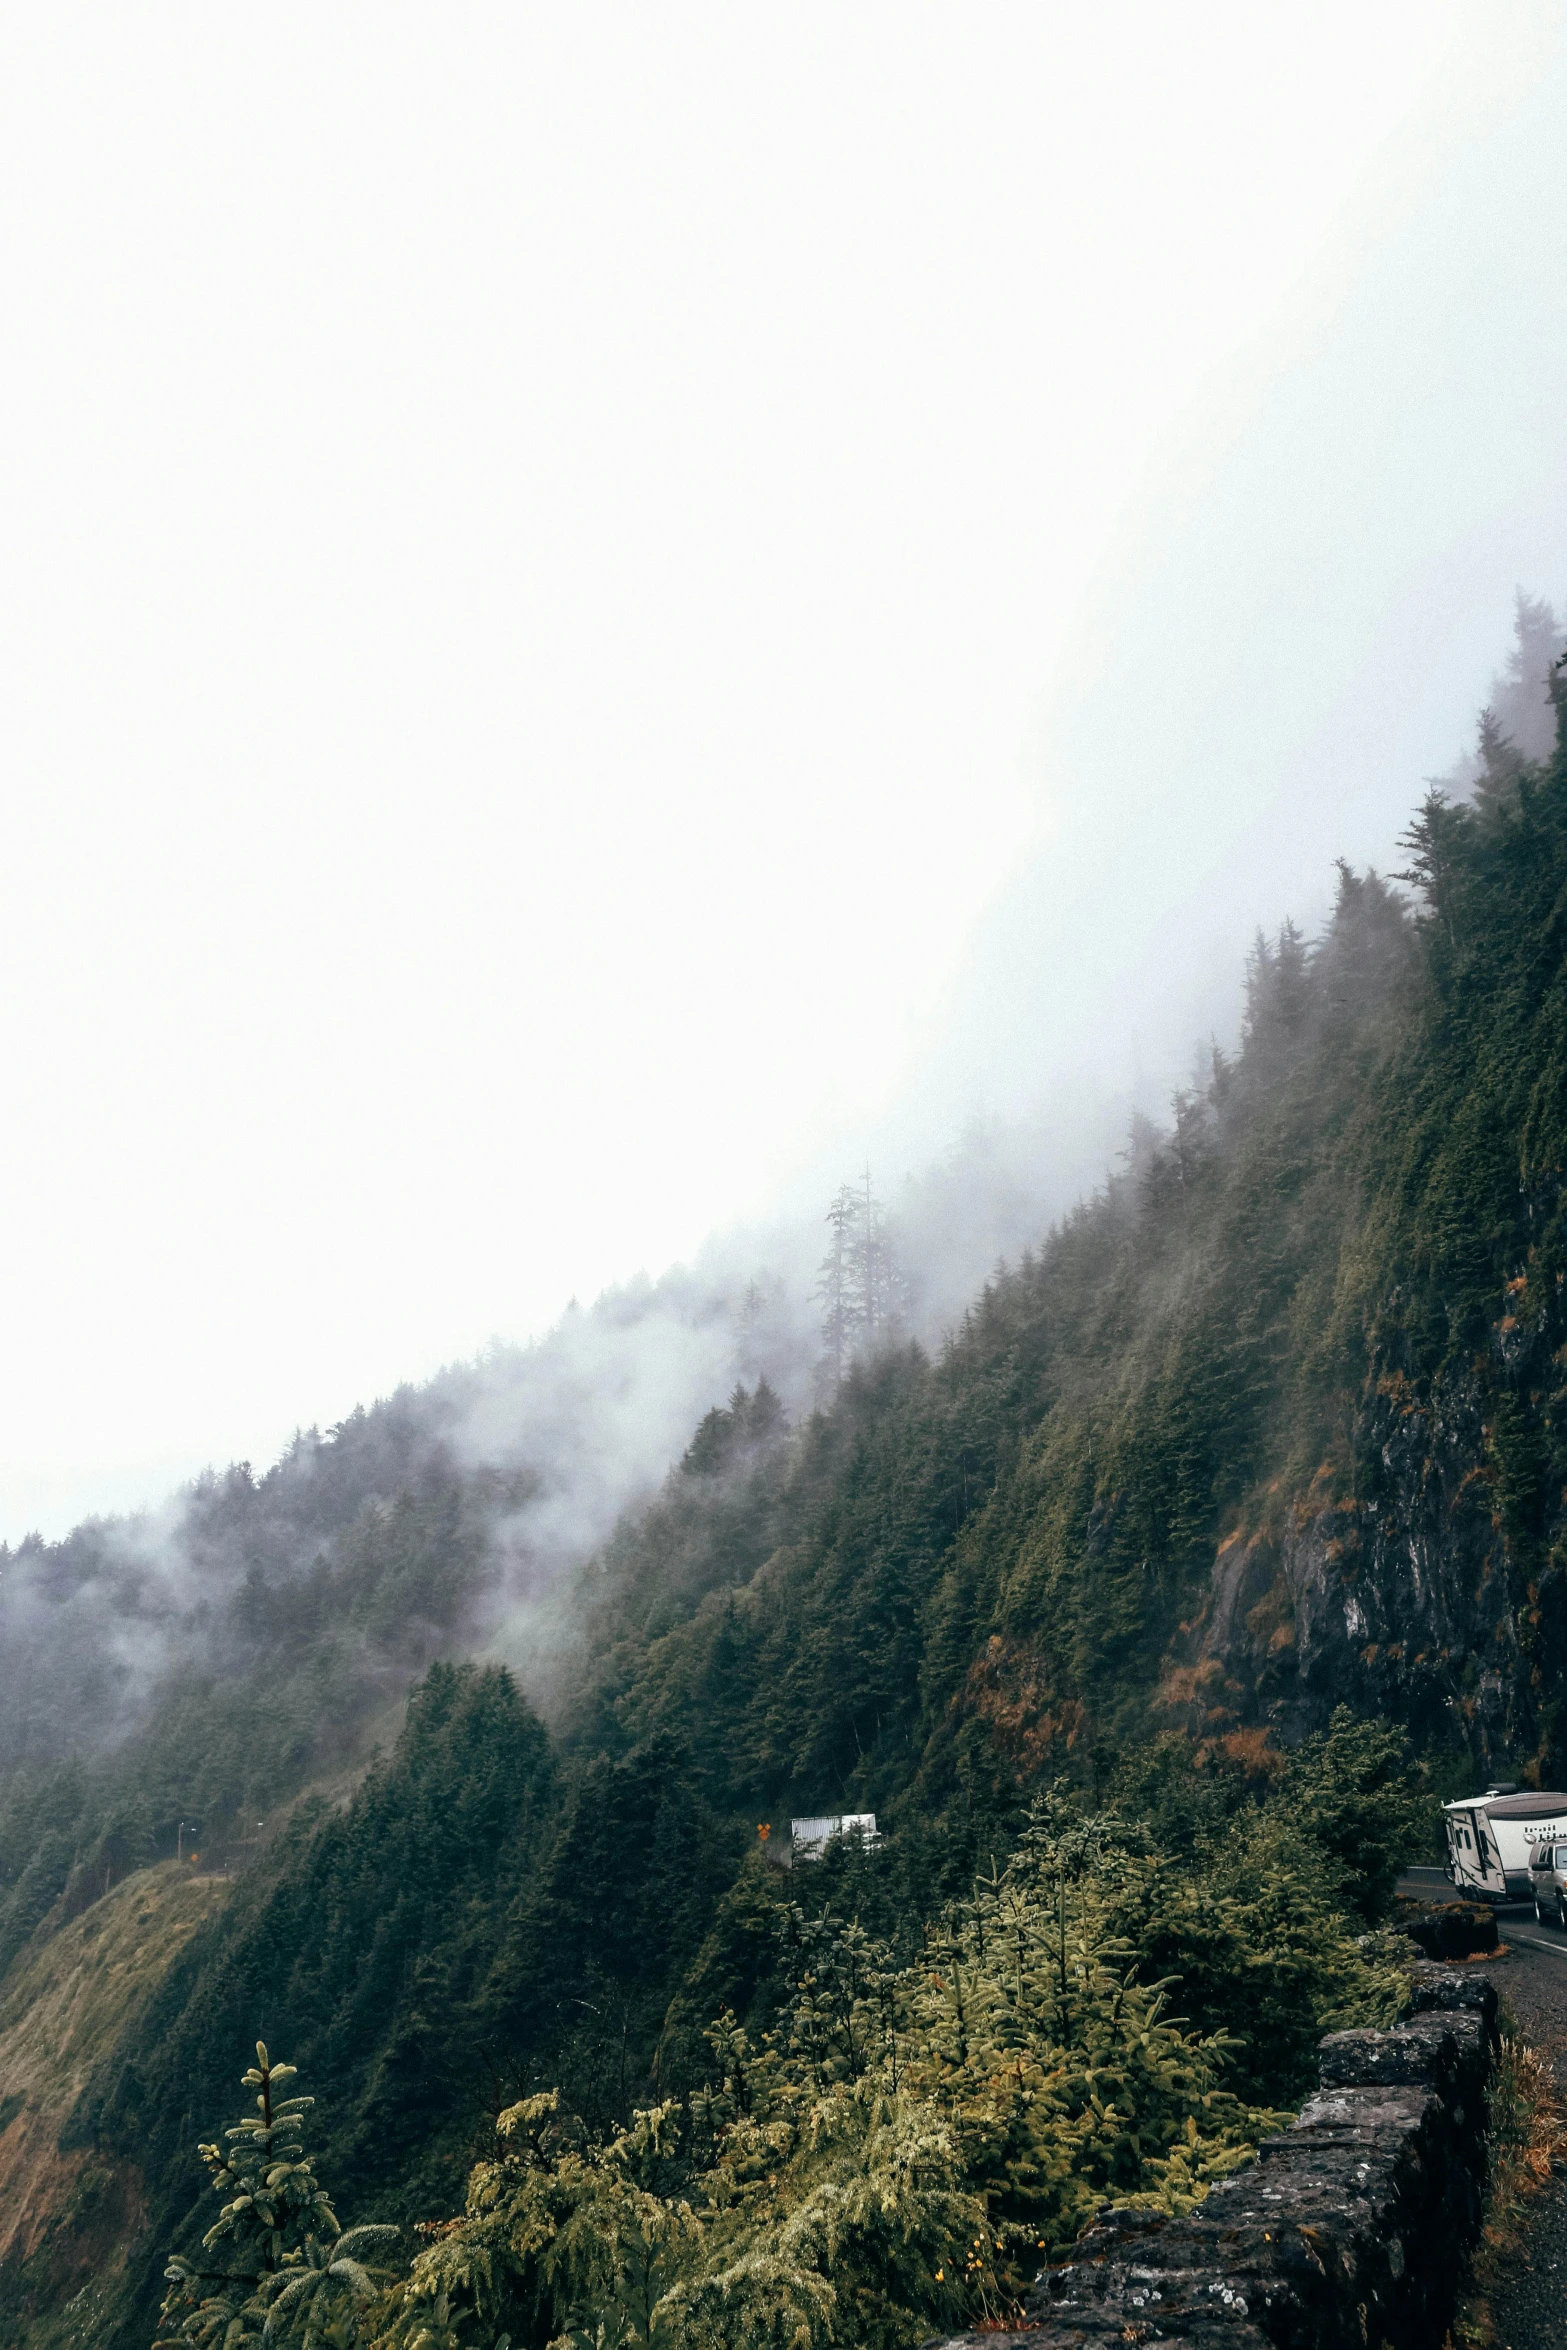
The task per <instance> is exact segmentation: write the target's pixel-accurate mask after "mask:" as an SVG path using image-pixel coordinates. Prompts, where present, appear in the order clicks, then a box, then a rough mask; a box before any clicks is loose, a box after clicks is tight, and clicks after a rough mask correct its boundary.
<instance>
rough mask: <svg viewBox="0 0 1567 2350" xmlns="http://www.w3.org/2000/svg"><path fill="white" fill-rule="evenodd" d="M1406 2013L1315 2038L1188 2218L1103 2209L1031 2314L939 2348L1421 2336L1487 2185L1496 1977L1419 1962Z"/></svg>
mask: <svg viewBox="0 0 1567 2350" xmlns="http://www.w3.org/2000/svg"><path fill="white" fill-rule="evenodd" d="M1416 1971H1417V1987H1416V1991H1415V2002H1414V2008H1415V2011H1414V2013H1413V2014H1412V2015H1411V2016H1410V2018H1409V2020H1408V2022H1407V2023H1403V2024H1399V2025H1396V2026H1395V2027H1393V2028H1392V2029H1391V2030H1389V2031H1381V2032H1334V2033H1332V2034H1330V2036H1329V2037H1328V2038H1327V2039H1326V2040H1324V2041H1323V2043H1322V2050H1321V2087H1320V2088H1319V2090H1318V2092H1317V2094H1316V2096H1314V2097H1313V2098H1312V2099H1311V2101H1310V2103H1309V2104H1308V2105H1307V2106H1306V2108H1305V2110H1304V2112H1303V2113H1302V2114H1301V2116H1300V2118H1299V2120H1298V2121H1297V2122H1295V2123H1294V2124H1293V2126H1292V2127H1291V2128H1290V2129H1288V2130H1285V2131H1284V2132H1282V2133H1281V2135H1280V2136H1278V2137H1276V2138H1268V2139H1266V2140H1264V2142H1263V2144H1262V2146H1261V2148H1260V2149H1259V2153H1258V2159H1257V2161H1256V2162H1255V2163H1253V2164H1251V2165H1250V2166H1249V2167H1248V2168H1247V2169H1245V2170H1243V2171H1239V2172H1237V2173H1236V2174H1235V2176H1234V2177H1232V2178H1229V2179H1224V2180H1221V2181H1220V2183H1219V2184H1218V2185H1217V2186H1216V2187H1214V2188H1213V2190H1212V2192H1211V2193H1210V2194H1209V2195H1208V2197H1207V2199H1206V2201H1205V2202H1203V2203H1200V2204H1199V2205H1198V2206H1197V2208H1196V2209H1195V2210H1194V2211H1192V2212H1191V2213H1189V2214H1188V2216H1187V2217H1186V2218H1185V2219H1170V2218H1166V2217H1164V2216H1163V2215H1162V2214H1159V2213H1148V2212H1141V2211H1139V2212H1108V2213H1106V2215H1105V2216H1104V2218H1103V2219H1101V2220H1100V2221H1099V2222H1098V2223H1097V2225H1096V2226H1094V2227H1093V2228H1091V2229H1090V2230H1089V2231H1088V2233H1087V2234H1086V2235H1085V2236H1084V2237H1083V2238H1082V2240H1081V2242H1080V2243H1079V2244H1078V2245H1077V2247H1076V2249H1075V2251H1074V2253H1073V2257H1072V2259H1071V2260H1070V2261H1068V2262H1066V2263H1065V2265H1064V2266H1062V2267H1060V2268H1053V2269H1047V2270H1046V2271H1045V2273H1044V2275H1043V2276H1042V2277H1041V2278H1040V2280H1039V2283H1038V2285H1037V2286H1036V2287H1035V2290H1034V2295H1033V2305H1032V2316H1033V2321H1034V2322H1033V2323H1032V2325H1031V2326H1029V2327H1028V2328H1027V2329H1026V2330H1025V2331H1023V2332H1021V2333H1012V2334H964V2335H958V2336H955V2337H953V2338H951V2339H950V2340H949V2341H948V2342H947V2343H946V2344H945V2345H944V2350H1009V2346H1010V2350H1109V2345H1110V2344H1112V2343H1115V2344H1124V2343H1135V2344H1141V2345H1145V2346H1146V2350H1157V2346H1158V2345H1159V2344H1161V2343H1166V2342H1168V2343H1171V2344H1177V2343H1181V2344H1190V2345H1192V2346H1193V2350H1382V2346H1383V2345H1387V2346H1388V2350H1432V2345H1434V2344H1436V2343H1439V2342H1440V2341H1441V2340H1442V2337H1443V2335H1444V2333H1445V2332H1446V2329H1447V2324H1448V2320H1449V2318H1450V2316H1451V2314H1452V2309H1453V2303H1454V2300H1455V2298H1456V2295H1457V2292H1458V2289H1459V2287H1460V2285H1461V2283H1462V2280H1463V2274H1464V2265H1465V2262H1466V2259H1467V2257H1468V2253H1469V2249H1470V2247H1471V2246H1472V2244H1473V2243H1474V2241H1475V2238H1476V2236H1477V2235H1478V2233H1479V2227H1480V2213H1481V2205H1482V2201H1483V2197H1484V2191H1485V2090H1486V2083H1487V2079H1488V2077H1489V2073H1490V2068H1491V2063H1492V2058H1493V2055H1494V2052H1495V2044H1496V1990H1495V1987H1494V1985H1493V1984H1492V1983H1491V1982H1490V1981H1489V1980H1488V1979H1487V1978H1486V1977H1485V1976H1483V1975H1477V1974H1471V1973H1469V1972H1468V1971H1467V1970H1466V1971H1465V1972H1463V1973H1459V1972H1458V1971H1456V1970H1444V1969H1442V1968H1440V1967H1433V1966H1423V1967H1420V1968H1418V1969H1417V1970H1416Z"/></svg>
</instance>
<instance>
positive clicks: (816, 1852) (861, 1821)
mask: <svg viewBox="0 0 1567 2350" xmlns="http://www.w3.org/2000/svg"><path fill="white" fill-rule="evenodd" d="M855 1835H857V1836H859V1837H860V1838H861V1840H862V1841H863V1843H864V1844H865V1847H866V1849H867V1851H872V1850H874V1849H875V1847H876V1846H877V1845H878V1844H879V1843H880V1842H881V1838H880V1837H879V1836H878V1835H877V1833H876V1814H875V1813H874V1812H873V1811H835V1812H826V1813H823V1814H821V1815H820V1816H818V1817H817V1818H814V1819H806V1820H791V1821H790V1822H789V1842H790V1846H791V1848H792V1857H793V1858H794V1859H795V1860H820V1859H821V1857H822V1854H823V1853H824V1852H825V1851H826V1850H827V1847H828V1845H829V1844H830V1843H831V1842H832V1840H833V1838H834V1837H835V1836H855Z"/></svg>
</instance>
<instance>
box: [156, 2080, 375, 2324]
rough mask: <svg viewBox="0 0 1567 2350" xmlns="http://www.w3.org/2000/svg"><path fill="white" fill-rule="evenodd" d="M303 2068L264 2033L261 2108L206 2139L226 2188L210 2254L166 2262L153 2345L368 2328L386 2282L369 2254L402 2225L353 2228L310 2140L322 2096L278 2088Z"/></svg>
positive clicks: (220, 2191)
mask: <svg viewBox="0 0 1567 2350" xmlns="http://www.w3.org/2000/svg"><path fill="white" fill-rule="evenodd" d="M294 2077H295V2073H294V2067H293V2066H292V2065H291V2064H273V2063H272V2062H271V2060H270V2059H269V2057H268V2055H267V2048H266V2043H265V2041H263V2040H258V2041H257V2042H256V2062H255V2063H254V2064H253V2065H252V2066H251V2068H250V2070H249V2071H248V2072H247V2073H246V2074H245V2076H244V2086H245V2087H246V2088H247V2089H254V2090H256V2091H257V2096H256V2111H255V2112H254V2113H253V2114H251V2113H247V2114H242V2115H241V2116H240V2118H239V2120H238V2121H237V2122H236V2123H235V2124H234V2126H233V2128H232V2129H229V2130H226V2131H225V2132H224V2137H225V2139H226V2141H227V2145H228V2152H227V2153H225V2152H224V2151H223V2149H222V2148H221V2147H219V2146H217V2145H204V2146H200V2147H198V2149H197V2152H198V2153H199V2154H200V2156H201V2159H202V2161H203V2162H204V2163H205V2164H206V2166H207V2173H208V2177H209V2180H210V2182H211V2186H212V2191H213V2193H214V2194H215V2195H222V2196H225V2197H226V2198H227V2200H226V2202H225V2203H224V2205H223V2208H222V2210H221V2211H220V2213H219V2214H218V2217H217V2219H216V2220H215V2221H214V2222H213V2224H212V2226H211V2227H210V2228H209V2229H208V2230H207V2232H206V2234H205V2235H204V2236H203V2237H202V2239H201V2259H200V2261H199V2262H198V2261H195V2260H191V2259H188V2258H187V2257H186V2255H185V2254H184V2253H182V2252H176V2253H175V2254H174V2255H173V2257H172V2258H171V2260H170V2262H169V2265H168V2268H167V2269H166V2271H165V2272H164V2273H165V2275H166V2276H167V2278H168V2283H169V2290H168V2292H167V2294H166V2295H165V2296H164V2302H163V2309H162V2312H161V2314H160V2321H159V2322H160V2332H159V2338H158V2341H157V2342H156V2343H155V2345H154V2350H242V2346H243V2345H244V2344H247V2343H252V2342H268V2343H272V2342H276V2343H280V2344H283V2343H297V2344H299V2345H300V2346H301V2350H315V2346H316V2345H318V2344H320V2345H323V2346H324V2345H327V2344H331V2345H333V2350H339V2346H342V2350H346V2345H349V2344H351V2343H356V2342H358V2341H359V2340H361V2339H362V2336H361V2332H360V2329H359V2325H358V2318H359V2316H360V2315H361V2313H363V2312H365V2311H367V2310H368V2308H369V2306H370V2304H371V2303H373V2302H374V2301H375V2300H376V2299H377V2297H378V2295H379V2293H380V2291H381V2289H382V2286H383V2285H384V2283H385V2282H386V2279H385V2277H384V2276H377V2274H376V2273H375V2272H374V2271H372V2270H371V2269H370V2268H368V2267H367V2266H366V2265H365V2259H364V2256H365V2254H366V2253H368V2252H371V2251H374V2250H375V2249H376V2248H378V2247H382V2246H385V2245H388V2244H390V2243H391V2242H392V2241H394V2240H395V2238H396V2236H397V2234H398V2232H399V2231H398V2230H397V2229H396V2228H393V2227H361V2228H353V2229H351V2230H350V2231H349V2232H348V2234H347V2235H344V2233H343V2232H342V2229H341V2228H340V2226H339V2224H338V2218H337V2214H336V2212H335V2211H334V2210H333V2208H332V2200H331V2197H330V2196H329V2195H328V2194H327V2192H326V2190H325V2188H324V2187H322V2185H321V2184H320V2182H319V2180H318V2179H317V2177H316V2174H315V2158H314V2156H313V2155H311V2154H308V2153H307V2152H306V2151H305V2145H304V2121H305V2116H306V2114H307V2113H308V2112H309V2111H310V2109H311V2107H312V2105H313V2104H314V2103H315V2100H314V2098H313V2097H298V2096H294V2097H284V2098H282V2099H278V2098H276V2096H275V2094H274V2093H275V2091H276V2090H278V2089H280V2088H281V2087H282V2086H283V2084H284V2083H285V2082H287V2081H291V2080H293V2078H294Z"/></svg>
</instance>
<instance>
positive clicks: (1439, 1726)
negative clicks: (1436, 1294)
mask: <svg viewBox="0 0 1567 2350" xmlns="http://www.w3.org/2000/svg"><path fill="white" fill-rule="evenodd" d="M1505 1336H1506V1334H1505V1332H1504V1338H1503V1343H1504V1344H1505ZM1500 1351H1501V1350H1500V1348H1499V1349H1498V1352H1499V1353H1500ZM1532 1367H1533V1366H1531V1365H1530V1364H1529V1363H1528V1362H1524V1363H1522V1364H1520V1363H1519V1362H1517V1361H1516V1360H1515V1361H1514V1363H1513V1364H1511V1365H1508V1366H1506V1369H1507V1370H1508V1371H1511V1373H1512V1374H1513V1375H1512V1376H1510V1377H1506V1376H1504V1378H1503V1379H1501V1380H1499V1379H1498V1378H1497V1377H1496V1375H1495V1374H1496V1371H1497V1370H1498V1369H1502V1368H1503V1366H1502V1365H1501V1364H1499V1363H1498V1364H1484V1365H1475V1366H1471V1367H1469V1368H1467V1369H1464V1370H1462V1371H1459V1372H1457V1373H1454V1374H1451V1375H1449V1376H1448V1377H1446V1378H1445V1379H1443V1380H1442V1381H1441V1382H1440V1383H1438V1384H1436V1385H1434V1386H1432V1387H1424V1388H1423V1387H1420V1386H1417V1385H1416V1384H1415V1383H1414V1382H1413V1381H1411V1380H1410V1379H1409V1378H1407V1377H1406V1376H1405V1375H1404V1374H1403V1373H1402V1372H1399V1371H1384V1372H1382V1373H1381V1374H1380V1375H1378V1376H1377V1377H1376V1378H1375V1379H1374V1381H1373V1382H1372V1383H1371V1384H1370V1386H1369V1389H1368V1392H1367V1394H1366V1396H1365V1397H1364V1399H1363V1400H1362V1403H1361V1406H1360V1409H1359V1411H1358V1413H1357V1415H1356V1425H1355V1429H1354V1443H1353V1452H1354V1455H1355V1458H1356V1460H1357V1463H1358V1469H1357V1473H1356V1477H1355V1482H1356V1484H1357V1485H1358V1486H1359V1487H1360V1488H1361V1490H1360V1491H1359V1492H1358V1493H1356V1494H1353V1495H1347V1494H1344V1493H1342V1492H1339V1491H1337V1490H1335V1486H1336V1483H1337V1480H1336V1478H1335V1475H1334V1472H1333V1471H1332V1470H1331V1469H1328V1468H1324V1469H1322V1470H1320V1471H1319V1472H1318V1474H1317V1476H1316V1477H1315V1479H1314V1480H1313V1481H1312V1483H1311V1484H1310V1486H1309V1487H1308V1488H1307V1489H1306V1490H1305V1491H1304V1492H1301V1493H1298V1494H1297V1495H1296V1496H1295V1498H1293V1499H1292V1500H1286V1499H1284V1498H1283V1496H1282V1495H1281V1494H1280V1493H1279V1492H1278V1491H1275V1492H1274V1493H1273V1494H1271V1495H1270V1496H1268V1497H1267V1500H1266V1502H1265V1504H1264V1507H1263V1510H1262V1511H1261V1512H1260V1513H1259V1514H1260V1516H1261V1518H1262V1522H1261V1523H1260V1524H1259V1525H1257V1526H1256V1527H1255V1528H1254V1529H1252V1530H1242V1531H1239V1532H1237V1533H1235V1534H1233V1535H1232V1536H1231V1537H1230V1539H1229V1540H1228V1541H1226V1542H1225V1543H1224V1544H1222V1545H1221V1547H1220V1549H1219V1551H1218V1554H1217V1556H1216V1558H1215V1561H1214V1568H1213V1577H1212V1584H1211V1588H1210V1591H1209V1594H1208V1597H1207V1601H1206V1604H1205V1606H1204V1609H1203V1611H1202V1614H1201V1616H1200V1618H1199V1620H1198V1622H1197V1623H1196V1624H1195V1625H1194V1626H1193V1627H1192V1632H1193V1636H1194V1647H1193V1656H1194V1660H1195V1661H1194V1662H1193V1663H1192V1664H1191V1665H1189V1666H1188V1667H1187V1668H1186V1670H1185V1671H1184V1672H1182V1673H1178V1674H1176V1675H1174V1676H1172V1677H1171V1680H1170V1682H1169V1685H1168V1686H1167V1690H1166V1696H1167V1698H1168V1699H1169V1700H1171V1701H1173V1703H1174V1704H1175V1705H1176V1706H1178V1707H1182V1708H1184V1709H1185V1712H1186V1716H1187V1719H1188V1722H1189V1724H1190V1726H1191V1727H1192V1728H1193V1729H1194V1730H1196V1731H1197V1732H1198V1734H1199V1735H1201V1734H1207V1735H1209V1736H1213V1735H1216V1734H1217V1735H1226V1734H1233V1732H1234V1731H1235V1730H1236V1729H1238V1728H1243V1727H1251V1728H1264V1727H1265V1728H1266V1729H1267V1730H1268V1731H1269V1732H1270V1733H1271V1735H1272V1736H1273V1737H1274V1738H1275V1739H1276V1740H1277V1741H1278V1742H1279V1743H1281V1744H1290V1743H1293V1742H1294V1740H1295V1739H1297V1738H1298V1737H1300V1736H1302V1735H1304V1734H1305V1733H1306V1732H1307V1731H1309V1730H1313V1729H1317V1728H1320V1727H1321V1725H1322V1723H1323V1721H1324V1720H1325V1719H1326V1717H1327V1715H1328V1714H1329V1713H1330V1712H1331V1710H1332V1708H1333V1707H1334V1706H1335V1705H1339V1704H1349V1705H1350V1706H1352V1707H1353V1708H1354V1709H1355V1711H1356V1712H1357V1713H1364V1714H1386V1715H1391V1716H1393V1717H1395V1718H1398V1719H1400V1720H1403V1721H1404V1722H1406V1723H1408V1724H1409V1726H1410V1728H1411V1729H1412V1730H1413V1731H1414V1732H1415V1734H1416V1736H1417V1737H1418V1738H1419V1739H1420V1741H1421V1743H1422V1744H1428V1745H1430V1746H1433V1747H1436V1748H1438V1749H1440V1748H1441V1747H1444V1746H1446V1747H1449V1748H1451V1747H1453V1746H1455V1745H1459V1744H1461V1745H1462V1746H1463V1747H1464V1748H1466V1749H1467V1751H1468V1755H1469V1760H1470V1763H1471V1765H1472V1768H1473V1770H1474V1772H1475V1773H1476V1774H1477V1775H1484V1774H1486V1773H1490V1772H1495V1771H1500V1770H1502V1769H1504V1768H1505V1769H1507V1770H1508V1771H1509V1772H1510V1773H1513V1774H1516V1775H1520V1776H1524V1777H1535V1776H1537V1774H1538V1773H1539V1772H1540V1771H1541V1770H1544V1771H1546V1772H1547V1773H1549V1772H1551V1771H1552V1770H1553V1769H1559V1767H1560V1765H1559V1761H1557V1762H1553V1748H1554V1746H1555V1744H1556V1740H1557V1715H1558V1709H1559V1700H1558V1698H1557V1695H1556V1686H1557V1683H1558V1680H1559V1673H1558V1670H1557V1666H1558V1652H1559V1650H1560V1648H1561V1626H1560V1624H1559V1622H1558V1621H1557V1618H1558V1616H1559V1613H1560V1594H1559V1591H1558V1586H1559V1585H1560V1583H1561V1581H1562V1573H1561V1569H1560V1568H1559V1567H1558V1566H1557V1565H1556V1564H1555V1563H1554V1559H1555V1553H1554V1549H1553V1545H1552V1539H1551V1538H1552V1535H1553V1534H1554V1532H1555V1525H1554V1521H1555V1520H1556V1519H1558V1518H1560V1517H1561V1516H1562V1514H1563V1496H1561V1495H1560V1494H1554V1495H1553V1494H1552V1493H1551V1492H1550V1490H1549V1485H1548V1439H1549V1428H1548V1420H1549V1416H1550V1405H1551V1400H1552V1398H1551V1394H1550V1391H1549V1389H1547V1388H1545V1387H1544V1386H1532V1387H1531V1386H1530V1385H1529V1383H1528V1372H1529V1370H1530V1369H1531V1368H1532ZM1542 1368H1543V1370H1544V1372H1545V1374H1546V1376H1547V1377H1551V1376H1553V1375H1554V1366H1553V1365H1551V1364H1550V1362H1549V1359H1548V1358H1547V1362H1546V1363H1545V1365H1544V1366H1542ZM1520 1371H1521V1372H1522V1374H1523V1375H1522V1376H1520V1375H1519V1373H1520ZM1520 1466H1521V1470H1522V1474H1520V1473H1519V1472H1520Z"/></svg>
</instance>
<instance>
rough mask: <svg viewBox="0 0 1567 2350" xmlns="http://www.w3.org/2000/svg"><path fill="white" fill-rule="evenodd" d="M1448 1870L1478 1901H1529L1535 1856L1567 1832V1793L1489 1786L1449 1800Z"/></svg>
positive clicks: (1458, 1885)
mask: <svg viewBox="0 0 1567 2350" xmlns="http://www.w3.org/2000/svg"><path fill="white" fill-rule="evenodd" d="M1442 1809H1443V1811H1444V1812H1445V1813H1446V1815H1447V1873H1448V1875H1449V1877H1450V1878H1451V1879H1452V1881H1453V1885H1454V1887H1455V1889H1456V1890H1457V1891H1458V1892H1459V1893H1462V1894H1466V1895H1467V1896H1468V1898H1469V1899H1470V1900H1472V1901H1527V1900H1528V1899H1529V1898H1530V1894H1531V1892H1532V1890H1533V1888H1532V1886H1531V1884H1530V1879H1529V1856H1530V1854H1531V1852H1532V1851H1533V1849H1534V1847H1535V1845H1537V1844H1543V1843H1544V1842H1545V1841H1546V1839H1547V1838H1554V1837H1558V1836H1560V1837H1564V1838H1567V1795H1562V1794H1559V1793H1553V1792H1552V1791H1551V1790H1549V1789H1546V1790H1545V1791H1544V1792H1542V1793H1540V1794H1535V1793H1534V1792H1533V1790H1532V1789H1530V1788H1524V1789H1523V1790H1522V1791H1520V1790H1519V1789H1518V1788H1516V1787H1488V1788H1487V1789H1486V1791H1485V1793H1484V1794H1483V1795H1468V1796H1465V1797H1464V1799H1463V1801H1462V1802H1460V1803H1444V1804H1443V1806H1442Z"/></svg>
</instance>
